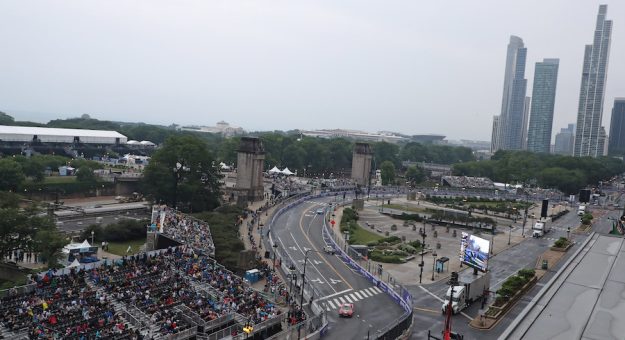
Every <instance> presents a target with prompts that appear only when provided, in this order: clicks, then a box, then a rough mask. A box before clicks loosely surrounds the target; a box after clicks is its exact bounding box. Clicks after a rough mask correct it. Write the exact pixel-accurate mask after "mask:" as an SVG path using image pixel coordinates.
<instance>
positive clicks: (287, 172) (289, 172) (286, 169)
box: [282, 168, 294, 176]
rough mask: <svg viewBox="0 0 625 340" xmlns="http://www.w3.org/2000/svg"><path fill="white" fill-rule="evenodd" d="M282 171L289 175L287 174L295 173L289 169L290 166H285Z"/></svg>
mask: <svg viewBox="0 0 625 340" xmlns="http://www.w3.org/2000/svg"><path fill="white" fill-rule="evenodd" d="M282 173H283V174H285V175H287V176H290V175H293V174H294V173H293V172H291V170H289V168H284V170H282Z"/></svg>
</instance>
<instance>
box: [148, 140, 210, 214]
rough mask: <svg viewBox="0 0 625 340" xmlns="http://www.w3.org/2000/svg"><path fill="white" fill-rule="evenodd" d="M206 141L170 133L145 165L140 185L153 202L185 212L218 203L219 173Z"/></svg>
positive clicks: (202, 208) (205, 208)
mask: <svg viewBox="0 0 625 340" xmlns="http://www.w3.org/2000/svg"><path fill="white" fill-rule="evenodd" d="M214 163H215V162H214V160H213V157H212V155H211V154H210V152H209V151H208V150H207V148H206V143H205V142H204V141H203V140H202V139H200V138H198V137H196V136H191V135H174V136H170V137H169V138H168V139H167V140H166V141H165V143H164V144H163V146H162V147H161V148H159V149H158V150H157V151H156V152H155V153H154V155H153V156H152V159H151V160H150V164H149V165H148V166H147V167H146V169H145V172H144V177H143V180H142V186H143V188H144V192H145V193H146V194H147V195H148V197H150V198H151V199H153V200H154V201H157V202H168V203H169V204H171V205H172V206H176V207H178V208H179V209H182V210H186V211H204V210H210V209H213V208H216V207H217V206H219V197H220V192H219V187H220V184H219V180H220V179H221V174H220V172H219V168H218V166H217V165H216V164H214Z"/></svg>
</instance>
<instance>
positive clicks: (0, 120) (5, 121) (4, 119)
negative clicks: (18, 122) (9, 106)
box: [0, 111, 15, 125]
mask: <svg viewBox="0 0 625 340" xmlns="http://www.w3.org/2000/svg"><path fill="white" fill-rule="evenodd" d="M13 123H15V119H14V118H13V117H12V116H9V115H8V114H6V113H4V112H1V111H0V125H13Z"/></svg>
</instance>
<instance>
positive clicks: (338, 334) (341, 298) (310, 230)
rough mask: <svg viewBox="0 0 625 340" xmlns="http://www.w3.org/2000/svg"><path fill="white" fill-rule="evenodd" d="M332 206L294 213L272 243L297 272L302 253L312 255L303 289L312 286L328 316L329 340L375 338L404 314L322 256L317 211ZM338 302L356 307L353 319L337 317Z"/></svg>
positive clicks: (317, 203)
mask: <svg viewBox="0 0 625 340" xmlns="http://www.w3.org/2000/svg"><path fill="white" fill-rule="evenodd" d="M332 200H334V198H325V199H316V200H311V201H306V202H304V203H302V204H300V205H298V206H296V207H293V208H292V209H291V210H289V212H287V213H285V214H284V215H282V216H281V217H279V218H278V219H277V220H276V223H275V224H274V226H273V227H272V229H273V230H272V232H273V233H274V234H273V235H274V241H275V242H277V243H278V246H279V247H281V248H282V249H285V250H286V251H287V252H288V254H289V255H290V256H291V258H292V259H293V260H294V261H295V264H296V266H297V267H298V268H300V269H301V268H302V267H303V262H304V254H305V252H306V251H307V250H309V249H312V251H311V252H309V255H308V263H307V265H306V283H307V284H309V283H312V284H313V286H314V287H315V288H316V289H317V291H318V292H319V293H320V296H316V297H315V301H317V302H318V303H319V304H320V305H321V306H322V308H324V309H325V310H326V311H327V312H328V314H327V315H328V321H329V323H330V325H329V328H328V333H327V338H328V339H365V338H367V331H369V332H370V334H371V335H373V334H374V333H375V332H376V331H377V330H378V329H382V328H384V327H385V326H388V325H389V324H390V323H391V322H393V321H394V320H396V319H398V318H399V317H400V316H401V315H402V314H403V313H404V311H403V309H402V308H401V307H399V306H398V305H397V304H395V303H394V302H393V300H392V299H391V298H390V297H388V296H387V295H386V294H384V293H382V292H381V291H380V290H379V289H378V288H377V287H375V286H373V285H372V284H371V283H370V282H369V281H368V280H367V279H365V278H364V277H362V276H361V275H360V274H358V273H356V272H354V271H353V270H352V269H351V268H349V267H348V266H347V265H345V264H344V263H343V262H342V261H341V260H340V259H339V258H338V257H337V256H333V255H330V254H326V253H324V252H323V247H324V246H325V243H324V240H323V237H322V225H323V220H322V219H323V215H321V214H317V210H318V209H319V208H323V207H327V206H328V202H330V201H332ZM342 302H353V303H354V306H355V315H354V317H353V318H351V319H341V318H339V317H338V314H337V310H338V305H339V304H340V303H342Z"/></svg>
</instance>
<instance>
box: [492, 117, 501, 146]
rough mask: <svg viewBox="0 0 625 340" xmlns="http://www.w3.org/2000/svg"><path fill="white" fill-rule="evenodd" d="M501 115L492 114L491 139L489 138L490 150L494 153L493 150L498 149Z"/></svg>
mask: <svg viewBox="0 0 625 340" xmlns="http://www.w3.org/2000/svg"><path fill="white" fill-rule="evenodd" d="M500 117H501V116H493V129H492V132H491V136H492V138H491V140H490V152H491V153H495V151H497V150H499V141H500V139H499V131H500V130H499V118H500Z"/></svg>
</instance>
